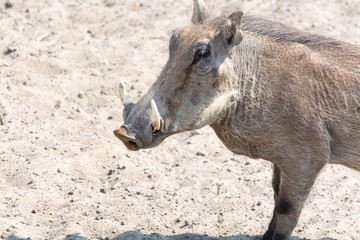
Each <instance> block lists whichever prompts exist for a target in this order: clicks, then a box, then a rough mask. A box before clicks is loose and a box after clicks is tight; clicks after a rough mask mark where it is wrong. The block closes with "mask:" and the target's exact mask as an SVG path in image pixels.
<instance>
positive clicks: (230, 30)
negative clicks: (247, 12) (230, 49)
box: [223, 11, 243, 45]
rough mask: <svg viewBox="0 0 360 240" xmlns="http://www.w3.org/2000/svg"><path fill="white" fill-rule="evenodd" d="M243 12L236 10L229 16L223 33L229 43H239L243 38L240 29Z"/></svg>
mask: <svg viewBox="0 0 360 240" xmlns="http://www.w3.org/2000/svg"><path fill="white" fill-rule="evenodd" d="M242 16H243V13H242V12H241V11H238V12H234V13H232V14H231V15H230V16H229V17H228V22H227V23H226V24H225V26H224V29H223V33H224V36H225V39H226V41H227V43H228V44H229V45H238V44H239V43H240V42H241V40H242V34H241V31H240V23H241V18H242Z"/></svg>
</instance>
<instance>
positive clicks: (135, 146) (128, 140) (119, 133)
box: [114, 127, 143, 151]
mask: <svg viewBox="0 0 360 240" xmlns="http://www.w3.org/2000/svg"><path fill="white" fill-rule="evenodd" d="M114 134H115V136H116V137H118V138H119V139H120V140H121V141H122V142H123V143H124V145H125V146H126V147H127V148H128V149H130V150H132V151H137V150H139V149H140V148H141V147H142V145H143V144H142V142H141V141H140V139H138V138H137V137H133V136H130V135H129V134H127V132H126V130H125V129H124V128H122V127H121V128H118V129H115V130H114Z"/></svg>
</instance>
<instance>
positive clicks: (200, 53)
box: [194, 48, 210, 63]
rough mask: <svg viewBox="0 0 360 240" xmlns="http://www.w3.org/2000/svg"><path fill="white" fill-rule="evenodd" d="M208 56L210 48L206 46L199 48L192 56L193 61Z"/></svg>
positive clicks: (195, 61)
mask: <svg viewBox="0 0 360 240" xmlns="http://www.w3.org/2000/svg"><path fill="white" fill-rule="evenodd" d="M209 56H210V50H209V49H208V48H202V49H199V50H198V51H197V52H196V53H195V56H194V63H197V62H198V61H199V60H200V59H202V58H207V57H209Z"/></svg>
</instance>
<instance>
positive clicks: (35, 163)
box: [0, 0, 360, 240]
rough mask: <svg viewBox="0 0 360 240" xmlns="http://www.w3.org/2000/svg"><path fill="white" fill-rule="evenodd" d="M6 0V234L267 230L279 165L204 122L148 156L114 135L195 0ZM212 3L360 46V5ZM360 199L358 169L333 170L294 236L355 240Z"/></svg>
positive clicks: (2, 42)
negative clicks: (231, 145) (230, 144)
mask: <svg viewBox="0 0 360 240" xmlns="http://www.w3.org/2000/svg"><path fill="white" fill-rule="evenodd" d="M11 2H12V3H13V4H14V5H13V6H12V7H11V8H7V9H5V7H4V6H5V1H0V47H1V52H0V55H1V58H0V67H1V68H0V77H1V78H0V89H1V90H0V104H1V106H0V111H1V116H2V119H3V125H0V139H1V142H0V146H1V147H0V236H1V237H0V239H16V238H15V236H16V237H19V238H20V237H22V238H26V237H30V238H31V239H64V238H65V237H66V236H67V235H72V234H75V233H78V235H77V236H78V237H77V239H84V238H81V237H80V236H83V237H86V238H88V239H106V238H114V237H117V236H118V239H142V238H144V239H168V240H178V239H184V238H185V237H189V239H202V240H204V239H218V238H219V237H221V236H224V237H229V238H225V239H227V240H230V239H231V240H232V239H247V240H249V239H256V236H259V235H261V234H263V233H264V231H265V230H266V227H267V224H268V223H269V221H270V218H271V215H272V209H273V199H272V189H271V184H270V182H271V164H270V163H268V162H266V161H262V160H250V159H248V158H246V157H243V156H236V155H234V154H232V153H230V152H229V151H228V150H227V149H226V148H225V147H224V146H223V145H222V144H221V143H220V141H219V140H218V139H217V137H216V136H215V134H214V133H213V131H212V130H211V129H210V128H209V127H205V128H203V129H202V130H201V131H200V135H194V136H192V134H191V133H184V134H180V135H177V136H172V137H170V138H168V139H167V140H165V142H164V143H163V144H161V145H160V146H159V147H157V148H155V149H151V150H142V151H139V152H130V151H128V150H126V149H125V147H124V146H123V144H122V143H121V142H120V141H119V140H118V139H116V138H115V136H113V133H112V131H113V129H115V128H118V127H120V125H121V123H122V121H123V119H122V104H121V102H120V98H119V96H118V90H117V86H118V82H119V81H120V80H122V81H124V82H126V84H127V88H128V89H127V90H128V93H129V96H130V98H131V99H132V100H133V101H137V100H138V99H139V98H140V96H141V95H143V94H144V93H145V92H146V90H147V89H148V88H149V87H150V86H151V84H152V83H153V82H154V81H155V80H156V77H157V75H158V73H159V72H160V70H161V68H162V66H163V65H164V63H165V62H166V60H167V56H168V50H167V47H168V38H169V34H170V31H171V30H172V29H175V28H177V27H180V26H184V25H187V24H189V23H190V18H191V14H192V1H191V0H186V1H185V0H184V1H175V0H171V1H161V0H155V1H145V0H142V1H130V0H127V1H125V0H121V1H115V0H113V1H112V0H91V1H80V0H77V1H64V0H51V1H50V0H47V1H35V0H29V1H15V0H14V1H11ZM208 3H209V5H210V6H211V8H212V9H214V10H218V11H221V9H230V10H232V9H241V10H243V11H244V13H245V14H260V15H262V16H266V17H269V18H272V19H277V20H281V21H282V22H284V23H287V24H290V25H292V26H295V27H297V28H299V29H301V30H306V31H310V32H314V33H319V34H323V35H327V36H331V37H335V38H338V39H342V40H345V41H348V42H351V43H356V44H360V23H359V20H360V2H359V1H358V0H348V1H335V0H317V1H292V0H281V1H280V0H279V1H266V0H251V1H239V0H229V1H220V0H216V1H215V0H210V1H208ZM12 50H16V51H14V52H12V53H10V52H11V51H12ZM5 53H6V54H5ZM0 123H1V121H0ZM359 127H360V126H359ZM359 147H360V146H359ZM198 152H199V153H200V154H198ZM359 191H360V173H359V172H356V171H354V170H350V169H348V168H345V167H342V166H328V167H326V168H325V169H324V171H323V172H322V173H321V175H320V177H319V178H318V180H317V182H316V185H315V187H314V189H313V190H312V192H311V195H310V197H309V199H308V201H307V204H306V206H305V208H304V210H303V213H302V215H301V218H300V220H299V223H298V226H297V228H296V229H295V231H294V232H293V236H294V238H293V239H298V238H304V237H306V238H309V239H360V193H359ZM134 230H138V231H141V233H143V234H147V235H141V234H140V233H139V232H128V231H134ZM151 233H156V234H153V235H149V234H151ZM185 233H187V234H188V235H186V236H184V235H181V234H185ZM160 234H161V235H160ZM203 234H207V235H209V236H212V237H216V238H208V237H205V236H202V235H203ZM11 235H12V237H10V238H8V237H9V236H11ZM74 236H75V235H73V239H76V237H74ZM126 236H127V237H126ZM165 236H169V237H167V238H165ZM230 236H232V237H230ZM295 236H297V237H295ZM68 239H71V238H70V237H69V238H68Z"/></svg>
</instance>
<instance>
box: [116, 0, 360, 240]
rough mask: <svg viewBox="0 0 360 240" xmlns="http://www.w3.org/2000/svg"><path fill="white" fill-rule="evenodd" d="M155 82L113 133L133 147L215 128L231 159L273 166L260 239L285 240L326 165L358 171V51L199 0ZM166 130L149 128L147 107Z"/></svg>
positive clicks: (177, 33) (175, 37)
mask: <svg viewBox="0 0 360 240" xmlns="http://www.w3.org/2000/svg"><path fill="white" fill-rule="evenodd" d="M194 3H195V4H194V11H193V17H192V21H193V25H192V26H189V27H184V28H181V29H177V30H176V31H174V32H173V34H172V37H171V39H170V46H169V50H170V55H169V60H168V62H167V64H166V65H165V67H164V69H163V70H162V72H161V74H160V75H159V78H158V79H157V81H156V82H155V83H154V85H153V86H152V87H151V89H150V90H149V91H148V93H147V94H145V95H144V96H143V97H142V98H141V100H140V101H139V102H138V103H136V104H128V105H127V106H126V107H125V109H124V119H125V123H124V124H123V125H122V127H121V128H120V129H117V130H115V131H114V133H115V135H116V136H118V137H119V138H120V139H121V140H122V141H123V142H124V144H125V145H126V146H127V147H128V148H129V149H131V150H139V149H141V148H150V147H154V146H157V145H158V144H160V143H161V142H162V141H163V140H164V139H165V138H166V137H168V136H170V135H172V134H176V133H180V132H183V131H189V130H194V129H198V128H201V127H203V126H205V125H210V126H211V127H212V128H213V129H214V131H215V133H216V134H217V136H218V137H219V138H220V139H221V140H222V142H223V143H224V144H225V145H226V146H227V147H228V148H229V149H230V150H231V151H233V152H234V153H236V154H241V155H246V156H248V157H251V158H263V159H266V160H269V161H271V162H273V164H274V175H273V183H272V184H273V188H274V199H275V208H274V214H273V218H272V220H271V223H270V225H269V228H268V230H267V232H266V233H265V235H264V239H289V238H290V236H291V233H292V231H293V229H294V228H295V226H296V223H297V221H298V218H299V215H300V212H301V210H302V208H303V205H304V202H305V200H306V198H307V196H308V194H309V192H310V189H311V187H312V185H313V183H314V180H315V178H316V177H317V175H318V173H319V171H320V170H321V169H322V167H323V166H324V165H325V164H326V163H337V164H343V165H345V166H347V167H350V168H353V169H356V170H360V48H359V47H358V46H355V45H351V44H349V43H344V42H342V41H339V40H334V39H330V38H327V37H322V36H317V35H314V34H308V33H304V32H300V31H298V30H296V29H294V28H291V27H287V26H285V25H283V24H281V23H278V22H273V21H269V20H266V19H262V18H257V17H252V16H244V17H242V13H241V12H234V13H232V14H231V15H226V16H220V17H212V16H211V14H210V13H209V11H208V9H207V7H206V6H205V4H204V3H203V2H202V1H197V0H195V1H194ZM151 99H154V100H155V102H156V104H157V107H158V109H159V112H160V115H161V118H162V124H161V129H160V131H155V132H154V131H153V128H152V119H151V108H150V101H151Z"/></svg>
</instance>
